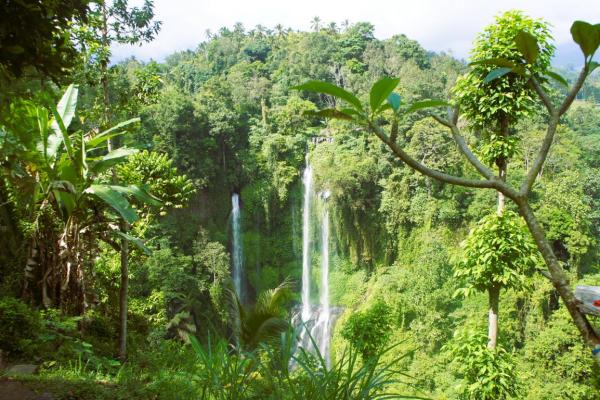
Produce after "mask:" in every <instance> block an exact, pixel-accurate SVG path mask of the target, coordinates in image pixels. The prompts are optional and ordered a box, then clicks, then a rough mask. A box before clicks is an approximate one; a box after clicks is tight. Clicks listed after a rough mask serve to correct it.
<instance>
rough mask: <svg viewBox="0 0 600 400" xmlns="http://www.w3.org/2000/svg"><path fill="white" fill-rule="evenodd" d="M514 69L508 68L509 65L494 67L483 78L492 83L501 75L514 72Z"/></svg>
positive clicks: (485, 81) (484, 81) (484, 80)
mask: <svg viewBox="0 0 600 400" xmlns="http://www.w3.org/2000/svg"><path fill="white" fill-rule="evenodd" d="M512 70H513V69H512V68H508V67H503V68H496V69H493V70H491V71H490V72H489V74H487V75H486V77H485V78H484V79H483V83H490V82H491V81H493V80H494V79H497V78H500V77H501V76H504V75H506V74H508V73H510V72H512Z"/></svg>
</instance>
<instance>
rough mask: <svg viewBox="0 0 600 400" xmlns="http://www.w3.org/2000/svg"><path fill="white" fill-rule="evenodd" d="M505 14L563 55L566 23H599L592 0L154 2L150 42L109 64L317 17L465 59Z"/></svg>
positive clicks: (300, 25)
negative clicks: (531, 24)
mask: <svg viewBox="0 0 600 400" xmlns="http://www.w3.org/2000/svg"><path fill="white" fill-rule="evenodd" d="M509 9H520V10H523V11H524V12H526V13H527V14H528V15H530V16H532V17H537V18H544V19H545V20H546V21H548V22H550V23H551V24H552V26H553V33H554V37H555V39H556V43H557V45H558V47H559V50H560V51H561V52H562V53H564V54H576V53H575V52H574V51H573V46H576V45H575V44H572V42H571V37H570V33H569V27H570V25H571V23H572V22H573V21H574V20H577V19H582V20H586V21H589V22H592V23H597V22H600V7H598V0H574V1H571V2H567V1H564V0H503V1H493V0H446V1H440V0H437V1H436V0H369V1H365V0H302V1H284V0H280V1H277V0H256V1H243V0H235V1H227V0H221V1H218V0H155V11H156V14H157V18H158V19H159V20H161V21H162V22H163V26H162V29H161V32H160V33H159V35H158V37H157V38H156V40H154V41H153V42H151V43H147V44H144V45H142V46H133V47H132V46H115V48H114V49H113V54H114V60H115V61H118V60H120V59H123V58H125V57H127V56H130V55H135V56H136V57H137V58H139V59H142V60H149V59H150V58H153V59H158V60H160V59H163V58H164V57H165V56H167V55H169V54H171V53H173V52H175V51H179V50H185V49H194V48H196V46H197V45H198V44H199V43H200V42H202V41H204V40H205V39H206V36H205V32H206V30H207V29H208V30H211V31H213V32H216V31H218V30H219V28H221V27H223V26H227V27H231V26H233V24H235V23H236V22H241V23H242V24H244V26H245V27H246V28H252V27H254V26H256V25H257V24H262V25H265V26H267V27H273V26H275V25H276V24H278V23H281V24H282V25H284V26H289V27H291V28H292V29H300V30H308V29H309V28H310V20H311V19H312V18H313V17H314V16H319V17H320V18H321V20H322V21H324V22H329V21H335V22H338V23H340V22H341V21H343V20H345V19H348V20H350V21H351V22H358V21H368V22H371V23H373V24H374V25H375V28H376V31H375V33H376V36H377V37H379V38H387V37H390V36H392V35H394V34H398V33H404V34H406V35H407V36H409V37H410V38H413V39H416V40H418V41H419V42H420V43H421V44H422V45H423V46H424V47H425V48H426V49H428V50H434V51H447V50H450V51H452V53H453V54H454V55H455V56H457V57H466V56H467V54H468V51H469V48H470V46H471V41H472V40H473V38H474V37H475V34H476V33H477V32H479V31H480V30H481V29H482V28H483V27H484V26H486V25H488V24H489V23H491V22H492V21H493V17H494V16H495V15H497V14H499V13H500V12H503V11H506V10H509ZM568 43H571V44H568ZM559 56H560V54H559Z"/></svg>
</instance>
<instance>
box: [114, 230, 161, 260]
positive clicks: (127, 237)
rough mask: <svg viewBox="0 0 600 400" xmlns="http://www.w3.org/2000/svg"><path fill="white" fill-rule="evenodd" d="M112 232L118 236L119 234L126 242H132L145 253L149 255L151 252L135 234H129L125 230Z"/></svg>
mask: <svg viewBox="0 0 600 400" xmlns="http://www.w3.org/2000/svg"><path fill="white" fill-rule="evenodd" d="M114 233H115V234H116V235H118V236H121V237H122V238H123V239H125V240H127V241H128V242H131V243H133V244H134V245H135V246H136V247H137V248H139V249H140V250H142V251H143V252H144V253H146V254H147V255H151V254H152V250H150V249H149V248H148V246H146V244H145V243H144V241H143V240H142V239H140V238H138V237H135V236H131V235H129V234H127V233H125V232H122V231H114Z"/></svg>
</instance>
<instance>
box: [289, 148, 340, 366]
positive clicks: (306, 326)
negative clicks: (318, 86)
mask: <svg viewBox="0 0 600 400" xmlns="http://www.w3.org/2000/svg"><path fill="white" fill-rule="evenodd" d="M302 181H303V184H304V208H303V210H302V217H303V221H302V309H301V310H300V313H299V315H298V314H296V317H295V323H296V324H298V325H300V324H303V326H302V328H301V330H300V337H299V343H298V345H299V346H301V347H304V348H305V349H307V350H309V351H313V350H318V351H319V353H320V354H321V356H322V357H323V358H324V359H325V362H326V364H327V365H328V366H329V364H330V357H329V347H330V340H331V337H330V336H331V325H332V322H333V320H334V319H335V317H337V316H338V315H339V311H340V310H339V309H334V310H333V311H334V313H333V314H334V317H333V318H332V309H331V307H330V305H329V245H330V243H329V209H328V204H327V200H328V198H329V195H330V193H329V191H324V192H320V193H319V194H318V196H315V195H314V193H313V187H312V185H313V171H312V167H311V166H310V164H308V159H307V163H306V169H305V170H304V173H303V176H302ZM313 199H314V201H315V204H316V205H317V209H318V210H320V212H319V213H318V214H319V222H320V228H321V229H320V232H318V233H320V238H319V236H317V238H319V239H316V240H317V245H318V244H320V250H321V279H320V285H319V305H318V306H317V305H312V304H311V301H310V291H311V286H312V284H313V283H312V282H311V277H312V275H311V267H312V265H311V261H312V260H311V259H312V257H311V256H312V248H313V246H312V245H313V243H311V238H312V237H313V236H312V234H313V232H311V227H312V226H311V220H312V217H313V213H312V210H311V206H312V204H313ZM316 200H318V202H317V201H316ZM314 214H317V213H314ZM314 216H315V217H316V215H314ZM315 233H317V232H315ZM319 241H320V243H319ZM298 317H300V318H298ZM308 333H310V337H312V339H313V340H314V343H315V344H316V347H317V349H314V346H313V343H312V341H311V339H310V337H309V335H308Z"/></svg>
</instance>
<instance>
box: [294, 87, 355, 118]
mask: <svg viewBox="0 0 600 400" xmlns="http://www.w3.org/2000/svg"><path fill="white" fill-rule="evenodd" d="M292 89H296V90H308V91H310V92H317V93H323V94H328V95H330V96H333V97H336V98H338V99H342V100H344V101H346V102H347V103H349V104H350V105H352V106H353V107H354V108H355V109H356V110H358V111H364V109H363V106H362V104H361V103H360V100H359V99H358V98H357V97H356V96H354V95H353V94H352V93H350V92H348V91H346V90H344V89H342V88H341V87H339V86H336V85H334V84H331V83H328V82H323V81H308V82H306V83H304V84H302V85H299V86H295V87H293V88H292Z"/></svg>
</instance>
